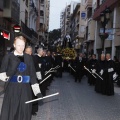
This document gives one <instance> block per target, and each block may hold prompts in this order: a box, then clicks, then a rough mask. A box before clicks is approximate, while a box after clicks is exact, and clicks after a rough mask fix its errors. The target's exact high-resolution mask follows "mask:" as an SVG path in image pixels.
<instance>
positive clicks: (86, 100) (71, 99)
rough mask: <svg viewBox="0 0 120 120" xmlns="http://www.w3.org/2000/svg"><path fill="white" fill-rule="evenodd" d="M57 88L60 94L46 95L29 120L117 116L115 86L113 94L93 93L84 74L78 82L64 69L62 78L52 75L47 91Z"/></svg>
mask: <svg viewBox="0 0 120 120" xmlns="http://www.w3.org/2000/svg"><path fill="white" fill-rule="evenodd" d="M56 92H59V93H60V94H59V96H55V97H52V98H49V99H45V100H44V104H43V105H42V106H39V112H38V114H37V116H33V117H32V120H120V88H119V87H117V86H116V87H115V95H114V96H105V95H101V94H98V93H96V92H95V91H94V87H93V86H89V85H88V84H87V78H86V77H83V79H82V82H81V83H75V82H74V79H73V77H72V76H71V75H69V73H64V74H63V78H55V80H54V81H53V82H52V84H51V86H50V87H49V91H47V95H49V94H53V93H56ZM2 97H3V95H2V96H0V107H1V104H2Z"/></svg>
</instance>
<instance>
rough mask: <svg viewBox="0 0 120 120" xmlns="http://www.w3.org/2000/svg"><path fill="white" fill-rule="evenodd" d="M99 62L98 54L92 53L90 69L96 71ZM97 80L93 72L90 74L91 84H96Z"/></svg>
mask: <svg viewBox="0 0 120 120" xmlns="http://www.w3.org/2000/svg"><path fill="white" fill-rule="evenodd" d="M97 63H98V60H97V59H96V55H95V54H93V55H92V59H91V60H90V61H89V65H88V68H89V70H90V71H91V72H92V71H96V69H97ZM93 74H94V73H93ZM95 82H96V78H95V77H93V75H92V74H89V84H90V85H95Z"/></svg>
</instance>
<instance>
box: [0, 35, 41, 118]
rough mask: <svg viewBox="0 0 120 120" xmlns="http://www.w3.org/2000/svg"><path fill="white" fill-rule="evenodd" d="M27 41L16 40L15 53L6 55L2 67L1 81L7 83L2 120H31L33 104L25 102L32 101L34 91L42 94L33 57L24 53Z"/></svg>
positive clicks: (21, 37) (0, 71)
mask: <svg viewBox="0 0 120 120" xmlns="http://www.w3.org/2000/svg"><path fill="white" fill-rule="evenodd" d="M25 41H26V40H25V38H24V37H23V36H17V37H16V38H15V41H14V48H15V51H14V52H13V53H10V54H7V55H5V57H4V58H3V61H2V65H1V67H0V80H2V81H4V82H6V86H5V94H4V99H3V104H2V109H1V115H0V120H31V112H32V104H25V102H26V101H29V100H31V99H32V90H33V92H34V94H35V96H39V94H41V92H40V89H39V84H38V83H37V80H36V74H35V68H34V63H33V60H32V57H31V56H30V55H28V54H25V53H23V51H24V48H25ZM31 87H32V89H31Z"/></svg>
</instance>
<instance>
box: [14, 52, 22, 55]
mask: <svg viewBox="0 0 120 120" xmlns="http://www.w3.org/2000/svg"><path fill="white" fill-rule="evenodd" d="M14 55H15V56H17V55H19V56H23V53H22V54H18V53H17V52H16V51H14Z"/></svg>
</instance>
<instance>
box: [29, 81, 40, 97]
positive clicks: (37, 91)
mask: <svg viewBox="0 0 120 120" xmlns="http://www.w3.org/2000/svg"><path fill="white" fill-rule="evenodd" d="M31 87H32V90H33V93H34V95H35V96H37V94H38V93H41V91H40V87H39V84H38V83H35V84H33V85H31Z"/></svg>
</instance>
